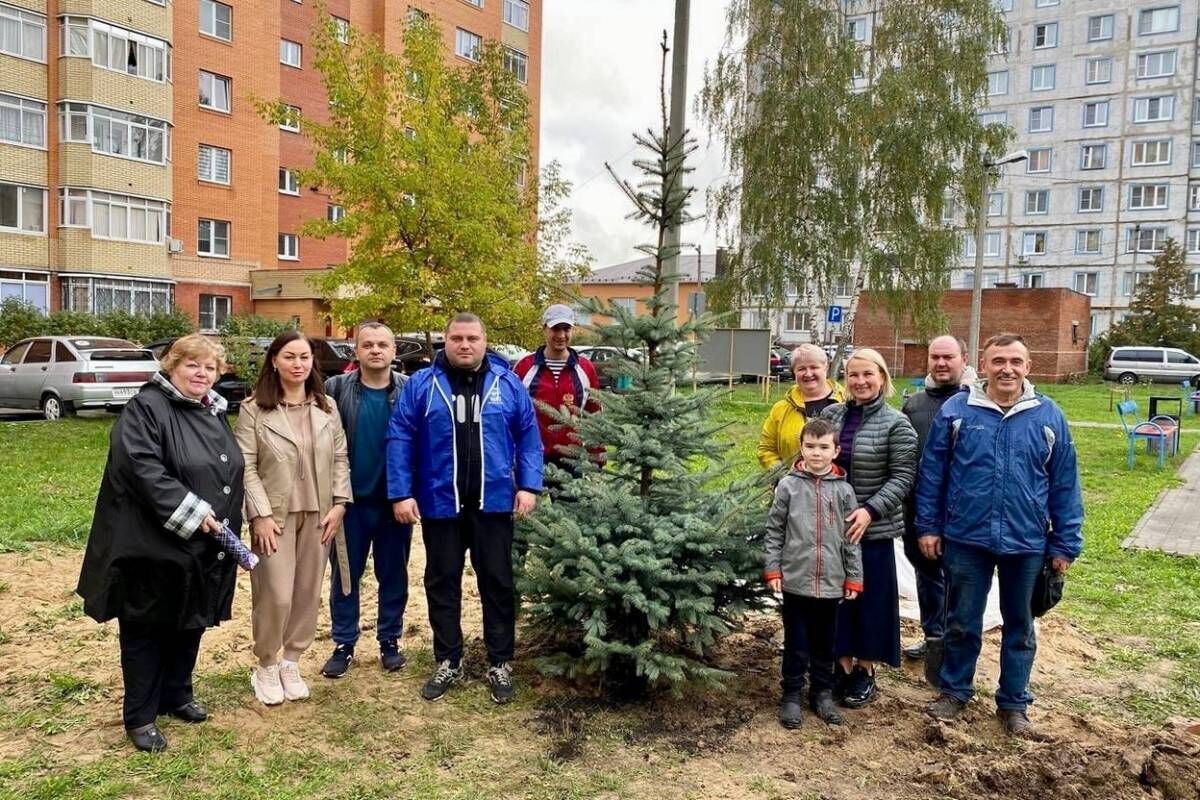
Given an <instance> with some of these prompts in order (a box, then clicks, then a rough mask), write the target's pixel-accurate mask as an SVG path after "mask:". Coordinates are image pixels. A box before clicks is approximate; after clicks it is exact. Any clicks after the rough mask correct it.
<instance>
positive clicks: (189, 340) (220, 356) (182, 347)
mask: <svg viewBox="0 0 1200 800" xmlns="http://www.w3.org/2000/svg"><path fill="white" fill-rule="evenodd" d="M189 358H194V359H196V360H197V361H199V360H201V359H205V358H211V359H214V360H215V361H216V362H217V375H218V376H219V375H220V374H221V373H222V372H224V371H225V348H224V347H222V346H221V345H220V344H219V343H218V342H214V341H213V340H212V339H209V338H208V337H206V336H201V335H200V334H198V333H191V334H188V335H187V336H181V337H179V338H178V339H176V340H175V343H174V344H172V345H171V349H170V350H168V351H167V353H166V355H164V356H163V357H162V368H163V371H164V372H170V371H171V370H173V369H175V368H176V367H178V366H179V365H180V364H181V363H183V362H184V361H187V360H188V359H189Z"/></svg>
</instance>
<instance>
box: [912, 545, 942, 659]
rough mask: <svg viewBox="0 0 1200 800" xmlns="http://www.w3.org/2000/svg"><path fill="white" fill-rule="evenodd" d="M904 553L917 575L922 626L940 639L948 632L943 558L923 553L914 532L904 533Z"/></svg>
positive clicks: (929, 635)
mask: <svg viewBox="0 0 1200 800" xmlns="http://www.w3.org/2000/svg"><path fill="white" fill-rule="evenodd" d="M904 555H905V556H907V557H908V562H909V563H910V564H912V565H913V572H915V573H916V576H917V605H918V606H919V607H920V609H921V630H922V631H924V632H925V638H926V639H940V638H941V637H942V636H944V635H945V633H946V578H945V574H944V573H943V571H942V559H941V558H926V557H925V556H923V555H921V548H920V547H918V546H917V538H916V537H915V536H905V537H904Z"/></svg>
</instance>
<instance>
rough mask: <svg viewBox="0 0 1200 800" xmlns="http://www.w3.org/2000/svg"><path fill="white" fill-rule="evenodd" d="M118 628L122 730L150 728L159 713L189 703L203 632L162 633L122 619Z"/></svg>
mask: <svg viewBox="0 0 1200 800" xmlns="http://www.w3.org/2000/svg"><path fill="white" fill-rule="evenodd" d="M119 629H120V630H119V637H120V642H121V677H122V678H123V679H124V682H125V700H124V703H123V706H122V717H123V719H124V721H125V729H126V730H133V729H134V728H140V727H142V726H143V725H149V724H150V723H151V722H154V718H155V717H157V716H158V715H159V714H163V713H165V712H167V711H170V710H172V709H175V708H179V707H180V706H182V705H187V704H188V703H190V702H192V670H193V669H195V668H196V656H197V654H199V652H200V636H201V635H202V634H203V633H204V629H203V628H191V629H188V630H182V631H180V630H163V629H161V628H151V627H147V626H144V625H139V624H137V623H131V622H126V621H124V620H122V621H120V623H119Z"/></svg>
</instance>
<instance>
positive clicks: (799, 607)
mask: <svg viewBox="0 0 1200 800" xmlns="http://www.w3.org/2000/svg"><path fill="white" fill-rule="evenodd" d="M838 450H839V447H838V442H837V430H836V429H835V428H834V427H833V425H832V424H831V423H830V422H828V421H827V420H824V419H811V420H809V421H808V422H807V423H805V425H804V429H803V431H801V433H800V459H799V460H798V461H796V463H795V464H793V465H792V469H791V471H790V472H788V474H787V475H786V476H784V478H783V479H782V480H781V481H780V482H779V486H778V487H777V488H776V489H775V500H774V502H773V503H772V504H771V511H770V513H769V514H768V515H767V537H766V564H765V567H764V569H763V577H764V578H765V579H766V581H767V585H768V586H770V587H771V590H772V591H774V592H776V593H779V592H782V593H783V680H782V682H781V683H782V686H783V700H782V701H781V703H780V705H779V724H781V725H783V727H785V728H799V727H800V724H801V719H802V715H803V706H802V703H801V694H802V692H803V691H804V678H805V673H808V677H809V681H810V685H809V692H808V702H809V706H810V707H811V708H812V710H813V712H815V713H816V715H817V716H818V717H820V718H821V719H822V720H824V721H825V722H826V723H827V724H829V725H838V724H840V723H841V721H842V717H841V714H839V713H838V711H837V707H836V706H835V705H834V702H833V677H834V674H833V666H834V653H833V647H834V633H835V627H836V620H837V607H838V603H840V602H841V601H842V599H843V598H845V599H846V600H853V599H854V598H856V597H858V593H859V592H861V591H862V589H863V584H862V580H863V573H862V552H861V551H860V550H859V547H858V545H857V544H852V543H851V542H850V540H849V539H848V538H846V535H845V530H846V527H847V524H846V517H848V516H849V515H850V513H851V512H852V511H854V509H855V508H857V507H858V500H857V499H856V498H855V495H854V490H853V489H852V488H850V484H849V483H847V482H846V475H845V473H844V472H842V470H841V469H840V468H839V467H838V466H837V465H835V464H834V463H833V460H834V459H835V458H837V455H838Z"/></svg>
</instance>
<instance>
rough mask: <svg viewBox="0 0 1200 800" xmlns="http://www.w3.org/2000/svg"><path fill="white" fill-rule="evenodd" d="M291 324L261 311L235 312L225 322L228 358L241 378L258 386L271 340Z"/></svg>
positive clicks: (251, 384)
mask: <svg viewBox="0 0 1200 800" xmlns="http://www.w3.org/2000/svg"><path fill="white" fill-rule="evenodd" d="M288 327H289V326H288V324H287V323H285V322H281V321H280V320H277V319H270V318H268V317H263V316H259V315H258V314H231V315H230V316H228V317H226V318H225V322H223V323H222V324H221V345H222V346H223V347H224V348H225V361H226V363H228V364H229V366H230V368H231V369H232V370H233V371H234V372H235V373H236V374H237V376H238V377H239V378H241V379H242V380H244V381H246V383H247V384H249V385H250V386H254V383H255V381H257V380H258V373H259V372H260V371H262V366H263V357H264V355H265V354H266V352H267V348H266V343H267V340H270V339H274V338H275V337H276V336H278V335H279V334H281V333H283V332H284V331H286V330H288Z"/></svg>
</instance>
